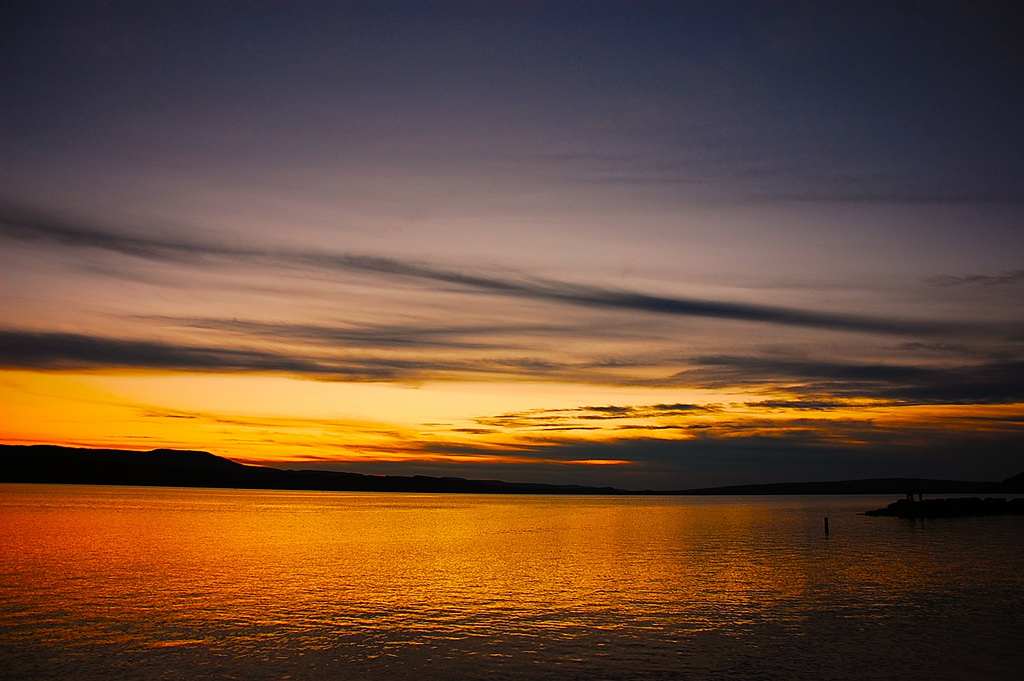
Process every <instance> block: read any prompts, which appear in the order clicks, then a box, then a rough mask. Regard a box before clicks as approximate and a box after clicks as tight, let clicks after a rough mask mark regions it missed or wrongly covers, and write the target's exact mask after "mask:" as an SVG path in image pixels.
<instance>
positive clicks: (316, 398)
mask: <svg viewBox="0 0 1024 681" xmlns="http://www.w3.org/2000/svg"><path fill="white" fill-rule="evenodd" d="M787 397H788V396H787V395H786V394H783V393H780V394H769V393H765V392H759V393H757V394H756V395H750V394H748V395H744V394H743V393H735V392H728V391H720V392H719V391H697V390H690V391H679V390H665V389H616V388H597V389H595V388H594V387H593V386H572V385H562V384H556V385H554V386H551V385H547V384H544V385H532V386H531V385H529V384H515V385H514V386H512V387H510V386H508V385H507V384H488V383H469V384H438V385H431V386H430V389H429V390H424V389H417V388H410V387H404V386H395V385H380V384H346V383H325V382H313V381H301V380H296V379H285V378H279V377H262V376H243V377H240V376H188V375H175V376H162V375H148V376H124V375H113V376H105V375H96V374H72V373H46V372H28V371H20V372H3V373H0V402H2V403H3V404H4V410H3V413H2V416H0V440H2V441H4V442H7V443H12V444H24V443H50V444H66V445H73V446H92V447H118V448H129V449H140V450H146V449H152V448H157V447H178V448H191V449H204V450H209V451H213V452H215V453H218V454H221V455H224V456H228V457H230V458H234V459H236V460H239V461H245V462H250V463H287V462H317V463H326V462H338V463H343V462H353V461H361V462H402V463H415V462H420V463H460V464H471V465H479V466H482V467H486V466H487V465H492V464H510V465H517V464H522V465H526V464H535V465H536V464H541V465H568V466H625V465H629V464H631V463H633V462H632V461H630V460H629V459H627V458H622V457H616V458H599V457H587V456H584V457H579V456H576V457H572V458H556V457H552V456H548V455H546V450H548V449H549V448H553V447H555V446H558V445H564V444H567V443H576V444H578V445H581V446H585V445H586V444H587V443H593V444H601V443H611V442H615V441H617V440H624V439H648V438H650V439H661V440H675V441H684V440H691V439H695V438H699V437H705V436H708V435H709V434H713V436H714V437H716V438H730V437H749V436H755V435H756V436H765V437H773V436H780V435H786V434H793V433H805V434H808V435H811V436H814V437H816V438H819V439H821V440H825V441H828V442H832V443H835V444H842V445H846V446H857V445H859V444H867V442H866V441H865V440H863V432H864V427H865V426H867V425H870V427H871V428H872V429H874V432H890V433H891V434H892V436H893V437H894V438H897V437H902V438H908V437H913V436H914V433H915V432H918V431H924V432H934V431H935V430H944V431H957V430H963V431H968V430H969V431H972V432H1002V431H1005V430H1007V429H1012V428H1018V427H1019V423H1018V422H1017V421H1014V419H1015V418H1016V419H1019V418H1020V416H1021V414H1022V413H1024V405H1019V404H1009V405H927V406H920V405H917V406H893V405H891V404H883V403H879V402H873V401H870V400H851V401H848V402H843V403H841V404H839V403H837V404H836V405H833V406H831V407H830V408H828V409H819V410H808V409H795V408H787V407H784V406H767V407H766V406H761V405H759V404H758V403H759V402H760V403H763V402H771V403H772V404H785V399H786V398H787ZM683 398H685V399H683ZM684 401H686V402H687V403H688V404H694V405H697V406H698V408H695V409H693V410H676V411H674V412H673V411H671V410H669V411H668V412H665V413H662V412H648V411H643V409H642V408H643V407H644V405H668V406H671V405H672V404H679V403H681V402H684ZM604 404H608V405H619V406H620V407H630V406H633V407H636V408H637V409H636V410H635V412H630V413H606V412H601V411H596V412H594V411H587V409H588V406H589V407H595V406H597V407H598V409H600V405H604ZM187 405H192V407H191V408H186V406H187ZM538 405H549V406H544V407H538ZM257 407H258V409H257ZM373 414H375V415H376V416H377V418H375V419H371V418H368V417H369V416H370V415H373Z"/></svg>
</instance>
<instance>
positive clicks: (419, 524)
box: [0, 485, 1024, 681]
mask: <svg viewBox="0 0 1024 681" xmlns="http://www.w3.org/2000/svg"><path fill="white" fill-rule="evenodd" d="M888 501H891V498H888V497H885V498H874V497H761V498H740V497H716V498H712V497H704V498H699V497H698V498H687V497H647V498H632V497H550V496H518V495H517V496H485V495H465V496H454V495H413V494H365V493H364V494H360V493H352V494H347V493H308V492H277V491H239V490H186V489H155V488H154V489H144V488H129V487H120V488H119V487H98V486H97V487H91V486H81V487H78V486H41V485H0V677H4V678H10V679H68V678H74V679H111V678H117V679H189V680H190V681H194V680H195V679H198V678H203V677H215V678H222V679H324V678H337V679H417V681H426V680H428V679H556V678H557V679H567V678H581V679H602V678H609V679H613V678H615V679H620V678H635V679H675V678H680V679H688V678H692V679H752V678H756V679H793V678H806V679H892V678H896V677H902V678H912V679H917V678H929V679H981V678H993V679H994V678H1001V677H1002V678H1010V677H1012V676H1014V675H1016V673H1017V672H1018V671H1019V670H1020V668H1021V666H1022V663H1024V632H1022V626H1021V625H1022V624H1024V614H1022V613H1024V552H1022V549H1021V537H1022V530H1024V522H1022V521H1024V518H1020V517H994V518H976V519H971V518H964V519H944V520H934V521H928V522H921V521H904V520H899V519H893V518H868V517H864V516H861V515H858V513H859V512H860V511H863V510H866V509H869V508H875V507H878V506H881V505H884V503H886V502H888ZM825 515H828V516H829V517H830V518H831V530H832V533H831V536H829V537H825V536H824V531H823V527H822V525H823V518H824V516H825Z"/></svg>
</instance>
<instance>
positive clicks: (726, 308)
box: [0, 208, 964, 335]
mask: <svg viewBox="0 0 1024 681" xmlns="http://www.w3.org/2000/svg"><path fill="white" fill-rule="evenodd" d="M0 236H2V237H5V238H8V239H12V240H17V241H22V242H27V243H44V244H45V243H49V244H55V245H59V246H64V247H70V248H87V249H98V250H102V251H106V252H112V253H116V254H119V255H124V256H132V257H139V258H145V259H148V260H154V261H171V262H178V263H181V262H187V263H190V264H192V265H200V264H203V263H209V262H223V261H232V262H236V263H244V264H253V265H261V266H277V267H291V268H297V267H298V268H314V269H319V270H323V271H332V272H347V273H360V274H368V275H376V276H386V277H391V278H397V279H404V280H412V281H423V282H431V283H440V284H446V285H449V286H452V287H454V288H455V289H457V290H461V291H465V292H470V293H478V294H488V295H497V296H505V297H513V298H522V299H528V300H534V301H539V302H549V303H556V304H563V305H572V306H576V307H584V308H597V309H605V310H617V311H624V312H633V313H640V314H652V315H663V316H677V317H700V318H709V319H722V320H733V321H743V322H758V323H764V324H774V325H782V326H795V327H806V328H817V329H828V330H836V331H850V332H863V333H877V334H895V335H921V334H924V335H928V334H936V333H947V332H951V331H954V330H963V329H964V327H963V325H959V324H948V323H938V322H933V321H920V320H919V321H913V320H895V319H889V318H883V317H873V316H869V315H857V314H847V313H842V312H822V311H809V310H799V309H794V308H786V307H778V306H770V305H758V304H753V303H740V302H731V301H722V300H709V299H698V298H687V297H679V296H662V295H654V294H649V293H643V292H639V291H630V290H625V289H613V288H606V287H600V286H592V285H586V284H576V283H570V282H564V281H557V280H552V279H540V278H535V277H518V278H513V277H500V276H493V275H489V274H482V273H475V272H467V271H459V270H454V269H449V268H444V267H438V266H433V265H427V264H421V263H415V262H409V261H405V260H398V259H394V258H386V257H380V256H371V255H360V254H351V253H330V252H307V251H294V250H293V251H288V250H276V251H275V250H269V249H268V250H264V249H259V248H253V247H243V246H238V245H228V244H217V243H212V242H207V243H198V242H188V241H177V240H170V239H165V238H162V237H154V236H139V235H128V234H124V233H118V232H113V231H110V230H105V229H101V228H95V227H90V226H86V225H81V224H73V223H68V222H65V221H60V220H53V219H42V218H39V217H36V216H33V215H32V214H30V213H28V212H26V211H23V210H22V211H18V210H13V209H10V208H8V209H7V210H3V211H0Z"/></svg>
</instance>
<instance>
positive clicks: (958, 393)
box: [673, 356, 1024, 404]
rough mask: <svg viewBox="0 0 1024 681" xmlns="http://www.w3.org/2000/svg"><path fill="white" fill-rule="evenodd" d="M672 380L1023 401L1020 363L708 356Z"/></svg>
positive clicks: (923, 398) (920, 399)
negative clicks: (942, 363) (919, 363)
mask: <svg viewBox="0 0 1024 681" xmlns="http://www.w3.org/2000/svg"><path fill="white" fill-rule="evenodd" d="M693 364H695V365H696V367H695V368H693V369H688V370H686V371H683V372H681V373H679V374H677V375H676V376H674V377H673V379H674V380H678V381H679V382H680V383H682V384H685V385H690V386H694V387H716V388H722V387H751V386H756V385H758V384H761V385H765V386H773V387H776V388H778V387H780V386H782V387H784V388H785V389H786V390H787V391H790V392H794V393H799V394H804V395H809V396H812V397H813V396H818V395H831V396H835V397H847V398H849V397H864V398H874V399H884V400H892V401H895V402H899V403H903V404H911V403H913V404H998V403H1012V402H1019V401H1024V361H1018V360H1009V361H995V362H985V363H980V364H971V365H960V366H950V367H934V366H914V365H895V364H866V363H843V362H829V361H819V360H802V359H779V358H774V357H733V356H708V357H698V358H695V359H694V360H693Z"/></svg>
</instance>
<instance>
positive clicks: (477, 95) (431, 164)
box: [0, 1, 1024, 489]
mask: <svg viewBox="0 0 1024 681" xmlns="http://www.w3.org/2000/svg"><path fill="white" fill-rule="evenodd" d="M1011 9H1012V8H1011V7H1009V4H1007V9H1005V10H1004V9H1002V8H1001V5H999V4H997V3H993V4H988V3H985V4H983V5H982V4H981V3H960V4H957V3H932V2H929V3H890V4H889V6H887V7H884V8H880V7H869V6H868V5H867V4H865V3H831V2H816V3H760V2H758V3H732V2H723V3H685V2H673V3H660V2H624V3H603V2H587V3H577V2H557V3H551V2H546V3H539V2H538V3H533V2H514V3H513V2H509V3H499V2H495V3H393V2H375V3H363V2H312V1H310V2H298V3H291V2H259V1H253V2H231V3H229V2H202V3H190V2H174V3H134V2H87V1H82V2H74V3H36V2H31V3H29V2H13V3H6V4H5V7H4V9H3V10H0V12H2V13H3V22H4V25H5V26H6V27H7V31H6V36H5V40H4V41H3V44H2V45H0V79H2V83H3V91H4V95H3V99H4V102H3V106H2V107H0V159H2V161H0V313H2V319H0V441H3V442H7V443H14V444H25V443H55V444H69V445H77V446H102V447H123V448H131V449H140V450H145V449H151V448H156V447H179V448H192V449H203V450H207V451H212V452H215V453H218V454H221V455H223V456H227V457H230V458H232V459H235V460H238V461H242V462H246V463H258V464H263V465H279V466H285V467H303V468H324V469H335V470H351V471H358V472H365V473H390V474H413V473H416V474H429V475H458V476H465V477H474V478H499V479H505V480H517V481H518V480H522V481H538V482H577V483H583V484H608V485H616V486H620V487H629V488H653V489H668V488H680V487H697V486H706V485H720V484H740V483H753V482H778V481H786V480H824V479H839V478H853V477H873V476H926V477H958V478H972V479H1002V478H1005V477H1008V476H1010V475H1012V474H1015V473H1017V472H1020V471H1021V470H1024V456H1022V452H1024V450H1022V444H1024V315H1022V308H1021V303H1020V301H1021V300H1022V294H1024V257H1022V256H1024V227H1022V224H1021V222H1022V218H1024V138H1022V135H1021V130H1020V126H1021V124H1020V121H1021V120H1024V94H1022V93H1021V88H1020V87H1019V82H1018V80H1019V73H1020V72H1021V67H1022V66H1024V59H1022V54H1024V53H1022V51H1021V50H1020V47H1019V44H1018V38H1019V35H1020V32H1019V31H1020V28H1021V27H1020V25H1019V21H1017V20H1016V19H1015V17H1014V15H1013V13H1012V12H1011V11H1010V10H1011Z"/></svg>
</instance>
